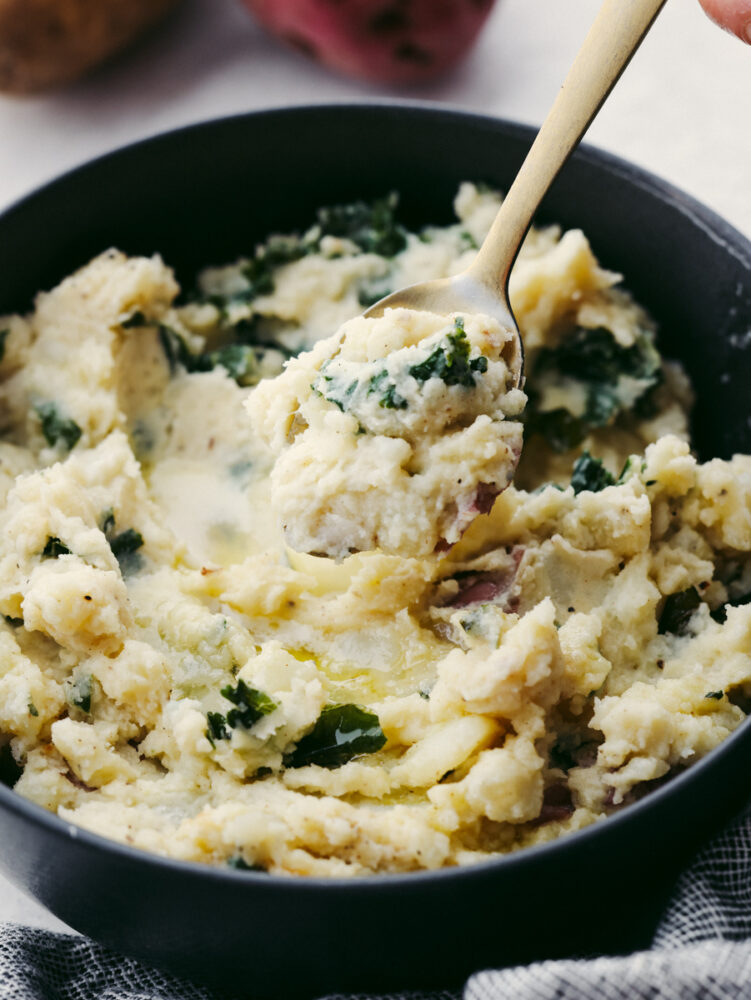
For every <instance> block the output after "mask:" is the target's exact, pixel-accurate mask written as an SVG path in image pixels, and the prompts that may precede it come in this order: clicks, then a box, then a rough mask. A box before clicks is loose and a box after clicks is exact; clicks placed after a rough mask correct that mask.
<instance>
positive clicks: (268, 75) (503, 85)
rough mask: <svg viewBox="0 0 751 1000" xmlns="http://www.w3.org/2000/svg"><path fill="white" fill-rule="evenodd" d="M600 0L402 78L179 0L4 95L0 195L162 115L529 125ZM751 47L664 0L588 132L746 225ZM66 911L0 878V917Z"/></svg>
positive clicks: (491, 33) (182, 119) (685, 4)
mask: <svg viewBox="0 0 751 1000" xmlns="http://www.w3.org/2000/svg"><path fill="white" fill-rule="evenodd" d="M598 7H599V0H498V2H497V7H496V8H495V10H494V12H493V14H492V15H491V17H490V20H489V22H488V24H487V26H486V28H485V30H484V32H483V34H482V36H481V38H480V41H479V44H478V45H477V47H476V48H475V50H474V52H473V53H472V54H471V55H470V57H469V59H468V60H467V61H466V62H465V63H464V64H463V65H462V66H461V67H460V68H459V69H458V70H457V71H455V72H454V73H453V74H452V75H451V76H449V77H448V78H446V79H443V80H441V81H440V82H438V83H434V84H431V85H430V86H425V87H420V88H415V89H412V90H410V91H409V92H405V91H401V92H396V91H394V90H390V89H389V88H386V87H377V86H370V85H366V84H359V83H355V82H352V81H350V80H346V79H343V78H340V77H336V76H334V75H332V74H331V73H329V72H328V71H327V70H325V69H323V68H321V67H319V66H318V65H316V64H314V63H312V62H309V61H308V60H306V59H305V57H303V56H301V55H298V54H297V53H296V52H293V51H291V50H288V49H285V48H283V47H281V46H280V45H279V44H278V43H277V42H276V41H274V40H273V39H271V38H270V37H269V36H267V35H266V34H264V33H263V32H262V31H261V29H260V28H258V27H257V26H256V25H255V24H254V22H253V20H252V19H251V17H250V16H249V15H248V14H247V12H246V11H245V10H244V9H243V8H242V7H241V5H240V3H239V0H186V3H185V6H184V7H183V8H182V9H181V10H180V11H179V12H178V13H177V14H176V15H174V16H173V17H172V18H171V20H170V21H169V23H167V24H166V25H165V26H164V27H163V28H161V29H160V30H159V31H157V32H156V33H155V34H154V35H152V37H151V38H149V39H148V40H147V41H145V42H144V43H142V44H141V45H140V46H138V47H137V48H136V49H134V50H133V51H131V52H130V53H129V54H127V55H126V56H123V57H121V58H120V59H119V60H118V61H117V62H116V63H114V64H112V65H110V66H109V67H108V68H106V69H104V70H101V71H100V72H98V73H97V74H96V75H95V76H93V77H91V78H89V79H88V80H86V81H85V82H83V83H79V84H77V85H75V86H73V87H71V88H69V89H68V90H66V91H64V92H61V93H58V94H55V95H52V96H44V97H31V98H2V97H0V135H1V136H2V142H1V143H0V209H2V208H3V207H5V206H6V205H7V204H9V203H10V202H12V201H14V200H15V199H17V198H19V197H20V196H22V195H24V194H25V193H27V192H28V191H30V190H32V189H33V188H34V187H36V186H37V185H38V184H40V183H42V182H43V181H45V180H48V179H50V178H52V177H54V176H56V175H57V174H59V173H60V172H62V171H63V170H65V169H67V168H69V167H72V166H76V165H77V164H79V163H82V162H84V161H85V160H87V159H89V158H91V157H92V156H95V155H97V154H99V153H102V152H106V151H108V150H110V149H113V148H116V147H117V146H121V145H123V144H125V143H128V142H131V141H132V140H135V139H140V138H143V137H145V136H148V135H152V134H154V133H156V132H161V131H163V130H165V129H169V128H173V127H176V126H179V125H184V124H187V123H190V122H194V121H198V120H201V119H206V118H214V117H218V116H222V115H227V114H234V113H237V112H242V111H249V110H253V109H256V108H266V107H273V106H278V105H286V104H309V103H326V102H334V101H358V100H372V99H393V100H397V99H400V98H407V99H411V100H431V101H438V102H441V103H447V104H451V105H454V106H458V107H462V108H467V109H470V110H474V111H481V112H484V113H491V114H496V115H499V116H502V117H505V118H511V119H515V120H517V121H523V122H528V123H532V124H537V125H539V123H540V122H541V121H542V119H543V118H544V116H545V114H546V112H547V110H548V108H549V106H550V104H551V103H552V100H553V98H554V97H555V94H556V92H557V89H558V87H559V86H560V83H561V82H562V80H563V78H564V76H565V74H566V71H567V69H568V66H569V65H570V63H571V60H572V59H573V57H574V55H575V53H576V51H577V49H578V47H579V45H580V43H581V41H582V39H583V38H584V35H585V34H586V31H587V29H588V27H589V25H590V23H591V21H592V20H593V18H594V15H595V12H596V11H597V9H598ZM749 94H751V46H744V45H743V44H741V43H740V42H739V41H738V40H737V39H735V38H731V37H730V36H728V35H725V34H723V33H722V32H721V31H719V30H718V29H717V28H716V27H714V26H713V25H711V24H710V22H709V21H708V20H707V18H706V17H705V16H704V14H703V13H702V11H701V9H700V8H699V5H698V3H697V0H671V3H669V4H668V5H667V7H666V8H665V10H664V11H663V13H662V14H661V15H660V18H659V20H658V22H657V24H656V25H655V27H654V28H653V29H652V32H651V34H650V35H649V37H648V38H647V39H646V41H645V42H644V44H643V46H642V48H641V50H640V51H639V52H638V53H637V55H636V56H635V58H634V60H633V62H632V64H631V66H630V67H629V68H628V70H627V71H626V74H625V75H624V77H623V79H622V80H621V82H620V83H619V84H618V87H617V89H616V91H615V92H614V93H613V95H612V96H611V98H610V99H609V101H608V103H607V105H606V107H605V108H604V110H603V111H602V112H601V114H600V117H599V118H598V120H597V121H596V122H595V124H594V125H593V126H592V129H591V131H590V134H589V137H588V141H590V142H591V143H593V144H595V145H597V146H600V147H602V148H604V149H607V150H609V151H611V152H613V153H616V154H618V155H620V156H623V157H625V158H627V159H630V160H633V161H634V162H636V163H638V164H640V165H641V166H644V167H646V168H647V169H649V170H652V171H653V172H654V173H656V174H659V175H660V176H662V177H663V178H665V179H666V180H669V181H670V182H672V183H673V184H675V185H677V186H678V187H681V188H683V189H684V190H685V191H687V192H689V193H690V194H692V195H694V196H695V197H697V198H698V199H699V200H701V201H703V202H704V203H706V204H707V205H709V206H710V207H711V208H713V209H714V210H715V211H717V212H719V213H720V214H721V215H723V216H725V218H727V219H728V220H729V221H730V222H731V223H733V224H734V225H735V226H736V227H737V228H738V229H740V230H741V231H742V232H744V233H745V234H746V235H747V236H749V237H751V127H749V126H750V125H751V120H750V119H749V110H748V97H749ZM1 920H15V921H19V922H24V923H29V924H35V925H37V926H45V927H50V928H56V929H64V928H63V925H62V924H60V923H59V922H58V921H56V920H55V919H54V918H52V917H51V916H50V915H49V914H47V913H46V912H45V911H44V910H43V909H42V908H41V907H39V906H38V905H37V904H35V903H33V902H32V901H30V900H28V899H27V898H26V897H25V896H23V895H22V894H21V893H19V892H18V891H17V890H15V889H14V888H13V887H12V886H10V885H9V884H8V883H6V882H5V881H4V880H3V879H2V878H0V921H1Z"/></svg>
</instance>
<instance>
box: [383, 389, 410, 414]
mask: <svg viewBox="0 0 751 1000" xmlns="http://www.w3.org/2000/svg"><path fill="white" fill-rule="evenodd" d="M378 405H379V406H382V407H383V408H384V409H386V410H406V409H407V405H408V404H407V400H406V399H405V398H404V396H400V395H399V393H398V392H397V391H396V386H395V385H394V383H393V382H389V384H388V385H387V386H386V388H385V389H384V391H383V393H382V395H381V398H380V399H379V400H378Z"/></svg>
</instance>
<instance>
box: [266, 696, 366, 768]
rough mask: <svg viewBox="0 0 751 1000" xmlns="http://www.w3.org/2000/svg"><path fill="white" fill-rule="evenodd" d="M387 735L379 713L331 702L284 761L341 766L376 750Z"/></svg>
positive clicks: (287, 763)
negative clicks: (382, 726) (380, 721)
mask: <svg viewBox="0 0 751 1000" xmlns="http://www.w3.org/2000/svg"><path fill="white" fill-rule="evenodd" d="M385 742H386V737H385V736H384V733H383V730H382V729H381V726H380V723H379V721H378V716H377V715H375V714H374V713H373V712H369V711H367V709H365V708H362V707H361V706H359V705H328V706H327V707H326V708H324V709H323V711H322V712H321V714H320V715H319V717H318V721H317V722H316V724H315V725H314V726H313V729H312V730H311V731H310V732H309V733H308V734H307V736H303V738H302V739H301V740H300V742H299V743H298V744H297V746H296V747H295V749H294V750H293V751H292V753H290V754H288V755H287V756H286V757H285V760H284V766H285V767H305V766H306V765H307V764H318V766H319V767H327V768H332V769H333V768H337V767H341V766H342V764H346V763H347V761H349V760H352V758H353V757H357V756H359V755H360V754H366V753H375V752H376V751H377V750H380V749H381V747H382V746H383V745H384V744H385Z"/></svg>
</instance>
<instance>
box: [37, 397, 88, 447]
mask: <svg viewBox="0 0 751 1000" xmlns="http://www.w3.org/2000/svg"><path fill="white" fill-rule="evenodd" d="M34 409H35V411H36V414H37V416H38V417H39V420H40V421H41V424H42V434H44V437H45V439H46V441H47V444H50V445H53V446H54V445H56V444H58V443H59V442H62V443H63V444H64V445H65V447H66V448H67V449H68V451H70V450H71V448H73V447H74V446H75V444H76V443H77V442H78V439H79V438H80V437H81V434H82V431H81V428H80V427H79V426H78V424H77V423H76V422H75V420H70V419H69V418H67V417H63V416H61V414H60V411H59V410H58V408H57V406H56V405H55V403H38V404H37V405H36V406H35V407H34Z"/></svg>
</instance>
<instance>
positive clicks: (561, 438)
mask: <svg viewBox="0 0 751 1000" xmlns="http://www.w3.org/2000/svg"><path fill="white" fill-rule="evenodd" d="M623 376H628V377H629V378H631V379H637V380H639V381H640V382H642V383H643V389H642V392H641V394H640V395H639V396H638V398H637V399H636V400H634V401H633V402H632V403H630V404H629V408H630V409H632V410H633V411H634V413H635V414H636V416H638V417H645V416H648V412H649V409H650V406H652V405H653V401H654V391H655V390H656V389H657V388H658V387H659V385H660V383H661V381H662V367H661V361H660V355H659V353H658V351H657V349H656V348H655V346H654V344H653V343H652V340H651V338H650V337H649V336H648V335H647V334H646V333H645V334H642V335H641V336H639V337H638V338H637V339H636V341H635V343H634V344H632V345H631V347H623V346H622V345H620V344H619V343H618V342H617V340H616V339H615V337H614V336H613V334H612V333H611V332H610V330H607V329H605V328H604V327H598V328H597V329H594V330H589V329H585V328H584V327H578V328H577V329H575V330H573V331H572V332H571V333H570V334H569V335H568V336H567V337H564V338H563V340H562V341H561V343H560V344H559V345H558V347H555V348H543V350H541V351H540V352H539V354H538V355H537V359H536V361H535V364H534V368H533V370H532V371H531V373H530V377H529V384H530V391H529V404H528V406H527V412H526V414H525V421H526V423H527V430H528V433H529V434H539V435H541V436H542V437H544V438H545V440H546V441H547V442H548V444H549V445H550V447H551V448H553V450H554V451H557V452H564V451H568V450H569V449H570V448H574V447H576V445H578V444H580V443H581V442H582V440H583V439H584V437H585V436H586V434H587V432H588V431H589V430H590V429H591V428H594V427H604V426H606V425H607V424H609V423H611V422H612V421H613V420H614V419H615V418H616V417H617V416H618V414H619V413H620V412H621V411H622V410H623V409H624V408H625V407H624V403H623V401H622V400H621V398H620V396H619V380H620V379H621V378H622V377H623ZM541 379H542V380H546V379H547V380H551V379H552V380H553V381H554V382H555V381H556V380H560V381H562V382H564V383H565V382H570V381H574V382H578V383H579V384H580V386H581V388H582V389H583V390H584V395H585V399H586V404H585V407H584V412H583V413H582V414H580V415H578V416H574V415H573V414H571V413H569V412H568V411H567V410H566V409H565V408H558V409H555V410H549V411H541V410H540V408H539V407H540V397H539V395H538V392H536V391H535V385H536V384H538V383H539V381H540V380H541ZM650 400H651V401H652V402H651V403H650Z"/></svg>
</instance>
